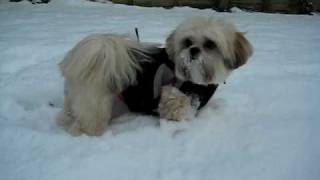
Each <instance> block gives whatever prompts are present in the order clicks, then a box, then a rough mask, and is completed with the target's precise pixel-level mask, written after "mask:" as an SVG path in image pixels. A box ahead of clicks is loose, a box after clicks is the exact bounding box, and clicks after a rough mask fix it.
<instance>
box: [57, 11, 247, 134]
mask: <svg viewBox="0 0 320 180" xmlns="http://www.w3.org/2000/svg"><path fill="white" fill-rule="evenodd" d="M252 52H253V50H252V46H251V44H250V43H249V41H248V40H247V39H246V38H245V36H244V34H243V33H241V32H239V31H238V30H237V28H236V27H235V26H234V25H233V24H231V23H227V22H224V21H221V20H213V19H210V18H204V17H196V18H191V19H187V20H185V21H183V22H182V23H181V24H179V25H178V26H177V28H176V29H175V30H174V31H173V32H172V33H171V34H170V35H169V36H168V38H167V39H166V44H165V48H160V47H159V45H158V44H152V43H138V42H137V41H135V40H131V39H129V38H128V37H125V36H122V35H116V34H95V35H91V36H88V37H86V38H85V39H83V40H81V41H80V42H79V43H78V44H77V45H76V46H75V47H74V48H73V49H71V50H70V51H69V52H68V53H67V55H66V56H65V58H64V59H63V61H62V62H61V63H60V64H59V67H60V70H61V73H62V75H63V76H64V78H65V92H64V94H65V97H64V100H65V103H64V110H63V111H62V112H61V113H60V114H59V115H58V117H57V123H58V124H59V125H61V126H62V127H64V128H65V129H66V130H67V131H68V132H69V133H70V134H72V135H80V134H82V133H85V134H87V135H92V136H98V135H101V134H103V133H104V131H105V130H106V128H107V126H108V124H109V123H110V120H111V119H112V118H113V111H115V108H114V106H115V104H116V103H117V102H119V99H120V101H122V102H124V104H126V105H127V106H128V107H129V109H130V110H131V111H135V112H145V113H147V114H151V113H153V112H154V111H157V113H158V114H159V115H160V118H166V119H171V120H177V121H180V120H187V119H190V117H192V115H191V116H190V115H187V114H188V112H193V110H195V111H197V110H199V109H200V108H201V107H203V106H204V105H205V104H206V103H207V102H208V101H209V99H210V97H211V96H212V95H213V93H214V92H215V90H216V88H217V87H218V85H219V84H220V83H223V82H224V81H225V80H226V79H227V77H228V76H229V75H230V73H231V72H232V71H233V70H235V69H237V68H239V67H240V66H242V65H244V64H245V63H246V62H247V60H248V59H249V57H250V56H251V54H252ZM172 81H174V82H172ZM121 99H122V100H121ZM123 99H124V100H123ZM189 114H190V113H189Z"/></svg>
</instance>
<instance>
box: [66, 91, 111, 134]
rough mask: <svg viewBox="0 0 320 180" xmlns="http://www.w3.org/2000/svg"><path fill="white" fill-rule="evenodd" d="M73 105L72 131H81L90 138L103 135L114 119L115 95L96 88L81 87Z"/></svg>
mask: <svg viewBox="0 0 320 180" xmlns="http://www.w3.org/2000/svg"><path fill="white" fill-rule="evenodd" d="M79 88H81V89H79V91H78V93H76V94H77V97H75V98H74V102H73V103H72V112H73V115H74V122H73V124H72V126H69V127H70V129H69V130H71V132H72V131H75V132H76V131H77V129H79V130H80V131H81V132H83V133H86V134H87V135H90V136H99V135H102V134H103V132H104V131H105V129H106V128H107V126H108V123H109V121H110V119H111V117H112V103H113V97H114V96H113V95H112V94H109V93H106V92H102V91H100V89H99V88H94V87H79ZM71 134H73V133H71Z"/></svg>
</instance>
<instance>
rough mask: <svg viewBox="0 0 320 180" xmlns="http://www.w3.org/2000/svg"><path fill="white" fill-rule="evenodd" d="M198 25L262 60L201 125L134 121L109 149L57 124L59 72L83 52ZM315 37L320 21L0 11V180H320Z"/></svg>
mask: <svg viewBox="0 0 320 180" xmlns="http://www.w3.org/2000/svg"><path fill="white" fill-rule="evenodd" d="M191 16H206V17H213V18H223V19H228V20H230V21H233V22H235V23H236V24H237V25H238V26H239V29H241V30H242V31H244V32H247V37H248V39H249V40H250V41H251V42H252V44H253V46H254V48H255V52H254V55H253V57H252V58H251V59H250V61H249V63H248V64H247V65H246V66H244V67H242V68H240V69H239V70H237V71H236V72H234V73H233V74H232V75H231V76H230V77H229V79H228V81H227V83H226V84H225V85H221V86H220V87H219V88H218V90H217V92H216V94H215V96H214V97H213V99H211V101H210V102H209V104H208V105H207V106H206V107H205V108H204V109H203V111H202V112H201V113H200V114H199V115H198V117H197V118H195V119H193V120H192V121H189V122H182V123H177V122H167V121H165V120H161V121H159V120H158V119H156V118H153V117H150V116H144V115H137V114H126V115H124V116H122V117H120V118H119V119H117V120H115V121H114V122H113V123H112V124H111V126H110V127H109V129H108V131H107V132H106V133H105V134H104V135H103V136H101V137H88V136H85V135H83V136H80V137H72V136H70V135H69V134H67V133H66V132H64V131H63V130H62V129H61V128H59V127H58V126H57V125H56V124H55V122H54V119H55V116H56V115H57V113H58V112H59V111H60V110H61V109H62V107H63V78H62V77H61V75H60V73H59V71H58V68H57V63H58V62H60V61H61V60H62V58H63V56H64V55H65V53H66V52H67V51H68V50H69V49H70V48H72V47H73V46H74V45H75V43H77V42H78V41H79V40H81V39H82V38H84V37H85V36H87V35H89V34H92V33H98V32H114V33H124V34H134V28H135V27H138V28H139V31H140V36H141V39H142V40H143V41H150V42H160V43H162V42H164V40H165V37H166V36H167V35H168V34H169V33H170V31H172V30H173V29H174V28H175V26H176V25H177V24H178V23H179V22H181V21H182V20H184V19H185V18H187V17H191ZM319 30H320V16H319V15H314V16H304V15H282V14H264V13H249V12H244V11H239V10H234V12H233V13H217V12H214V11H213V10H198V9H192V8H188V7H180V8H173V9H170V10H167V9H163V8H143V7H134V6H126V5H116V4H112V3H105V4H101V3H94V2H89V1H84V0H68V1H67V0H65V1H63V0H52V1H51V2H50V3H49V4H39V5H32V4H31V3H30V2H28V1H22V2H19V3H9V2H7V1H5V0H1V1H0V53H1V59H0V179H1V180H36V179H39V180H56V179H59V180H64V179H65V180H73V179H75V180H82V179H107V180H130V179H139V180H144V179H146V180H158V179H163V180H200V179H201V180H215V179H217V180H234V179H237V180H257V179H258V180H318V179H320V162H319V161H320V141H319V136H320V130H319V128H320V121H319V116H320V114H319V112H320V108H319V107H320V96H319V92H320V88H319V87H320V52H319V51H320V43H319V42H320V34H319ZM133 37H134V36H133ZM50 104H53V105H54V106H51V105H50Z"/></svg>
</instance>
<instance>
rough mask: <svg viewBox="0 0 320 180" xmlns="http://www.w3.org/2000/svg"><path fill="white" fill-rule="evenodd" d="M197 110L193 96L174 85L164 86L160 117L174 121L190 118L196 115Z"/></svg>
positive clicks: (160, 103)
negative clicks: (194, 106) (192, 99)
mask: <svg viewBox="0 0 320 180" xmlns="http://www.w3.org/2000/svg"><path fill="white" fill-rule="evenodd" d="M195 111H196V110H195V109H194V108H193V107H192V102H191V98H190V97H188V96H187V95H185V94H183V93H182V92H181V91H180V90H179V89H177V88H175V87H173V86H164V87H163V88H162V92H161V97H160V102H159V114H160V118H164V119H168V120H174V121H183V120H190V119H192V118H193V117H194V114H195Z"/></svg>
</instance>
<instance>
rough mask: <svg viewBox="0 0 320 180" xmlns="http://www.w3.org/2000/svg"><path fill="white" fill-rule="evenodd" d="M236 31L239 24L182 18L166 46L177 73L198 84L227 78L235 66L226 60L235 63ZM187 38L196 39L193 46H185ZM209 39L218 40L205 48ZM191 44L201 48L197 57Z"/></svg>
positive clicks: (199, 18) (217, 81) (220, 81)
mask: <svg viewBox="0 0 320 180" xmlns="http://www.w3.org/2000/svg"><path fill="white" fill-rule="evenodd" d="M236 33H238V31H237V29H236V27H235V26H234V25H233V24H231V23H227V22H224V21H217V20H212V19H209V18H202V17H197V18H192V19H188V20H186V21H184V22H182V23H181V24H180V25H179V26H178V27H177V28H176V30H175V31H173V32H172V34H171V35H170V36H169V38H168V39H167V46H166V47H167V52H168V54H169V55H170V57H171V58H172V59H173V60H174V62H175V64H176V71H175V73H176V76H177V77H178V78H180V79H181V80H190V81H192V82H193V83H196V84H211V83H215V84H219V83H222V82H224V81H225V80H226V79H227V77H228V76H229V75H230V73H231V72H232V70H234V69H231V68H228V67H227V66H226V65H225V63H229V64H233V63H234V62H235V61H236V60H237V59H236V54H235V47H234V42H235V40H236V37H237V36H236ZM186 38H189V39H191V40H192V41H193V44H192V46H190V47H184V46H183V40H184V39H186ZM206 39H209V40H212V41H213V42H215V44H216V46H217V47H216V49H214V50H207V49H205V48H204V47H203V43H204V41H205V40H206ZM248 46H250V45H248ZM192 47H197V48H200V50H201V53H200V55H199V56H198V58H197V59H196V60H192V59H191V57H190V52H189V50H190V48H192ZM250 48H251V47H249V49H250ZM182 69H187V73H183V72H182ZM206 71H207V72H209V76H208V77H209V79H208V77H206V76H207V75H205V73H206ZM211 73H212V74H211ZM207 74H208V73H207Z"/></svg>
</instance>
